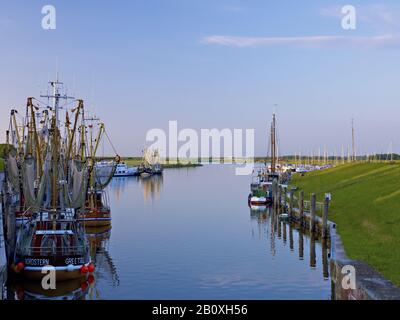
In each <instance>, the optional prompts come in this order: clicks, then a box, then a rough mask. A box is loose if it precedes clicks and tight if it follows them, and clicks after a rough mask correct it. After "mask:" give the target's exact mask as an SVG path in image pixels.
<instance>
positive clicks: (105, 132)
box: [104, 129, 118, 155]
mask: <svg viewBox="0 0 400 320" xmlns="http://www.w3.org/2000/svg"><path fill="white" fill-rule="evenodd" d="M104 134H105V135H106V137H107V140H108V142H109V143H110V145H111V148H112V149H113V151H114V152H115V154H116V155H118V152H117V150H116V149H115V147H114V145H113V143H112V141H111V139H110V137H109V136H108V133H107V131H106V129H104Z"/></svg>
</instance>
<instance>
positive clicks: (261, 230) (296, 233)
mask: <svg viewBox="0 0 400 320" xmlns="http://www.w3.org/2000/svg"><path fill="white" fill-rule="evenodd" d="M250 217H251V220H253V221H257V225H258V228H257V229H258V237H259V238H260V239H262V238H263V237H264V234H265V235H267V236H268V237H269V244H270V253H271V255H272V256H275V255H276V254H277V247H283V248H285V247H286V246H287V239H288V237H289V250H290V252H292V253H293V252H294V251H295V250H294V247H295V241H296V240H297V243H298V245H297V248H298V258H299V260H304V239H305V238H306V241H308V242H309V266H310V267H311V268H313V269H315V268H316V267H317V255H316V244H317V243H318V244H319V245H320V247H321V259H320V261H321V266H322V276H323V278H324V279H328V278H329V259H328V257H329V243H328V240H326V239H319V238H317V236H316V235H315V234H313V233H310V232H308V231H307V230H305V229H304V228H303V227H301V226H300V225H299V224H296V223H291V222H288V221H286V220H282V219H280V218H279V211H275V210H274V209H273V208H272V207H269V208H265V207H263V208H261V207H259V208H255V207H253V208H250ZM288 233H289V235H288ZM252 235H253V236H254V235H255V232H254V229H253V230H252ZM295 239H296V240H295ZM276 241H281V242H282V246H277V244H276Z"/></svg>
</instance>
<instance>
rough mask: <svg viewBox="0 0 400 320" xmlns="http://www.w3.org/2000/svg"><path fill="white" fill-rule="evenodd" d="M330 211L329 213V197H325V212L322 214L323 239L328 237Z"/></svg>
mask: <svg viewBox="0 0 400 320" xmlns="http://www.w3.org/2000/svg"><path fill="white" fill-rule="evenodd" d="M328 211H329V197H327V196H325V200H324V211H323V212H322V237H323V238H327V237H328Z"/></svg>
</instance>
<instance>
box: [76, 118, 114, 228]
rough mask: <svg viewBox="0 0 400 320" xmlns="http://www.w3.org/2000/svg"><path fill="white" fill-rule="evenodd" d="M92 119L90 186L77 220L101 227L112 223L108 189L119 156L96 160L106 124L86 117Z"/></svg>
mask: <svg viewBox="0 0 400 320" xmlns="http://www.w3.org/2000/svg"><path fill="white" fill-rule="evenodd" d="M86 121H91V122H90V124H89V125H88V130H89V136H90V138H89V143H88V145H89V154H88V155H87V156H86V164H87V168H88V182H87V185H88V188H87V194H86V201H85V206H84V207H83V208H80V209H78V210H77V220H78V221H79V222H82V223H83V225H84V226H85V227H101V226H108V225H110V224H111V209H110V206H109V204H108V203H109V201H108V194H107V191H106V187H107V185H108V184H109V183H110V182H111V179H112V177H113V176H114V174H115V171H116V167H117V166H118V160H119V157H118V156H116V157H115V161H100V162H96V158H97V150H98V146H99V144H100V141H101V140H102V137H103V134H104V133H105V125H104V123H102V122H99V119H97V118H90V119H86Z"/></svg>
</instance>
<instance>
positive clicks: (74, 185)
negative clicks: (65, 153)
mask: <svg viewBox="0 0 400 320" xmlns="http://www.w3.org/2000/svg"><path fill="white" fill-rule="evenodd" d="M69 168H70V175H69V177H70V179H69V183H68V184H69V201H68V202H69V203H70V206H71V208H74V209H77V208H81V207H83V205H84V204H85V200H86V191H87V182H88V178H87V168H86V165H85V163H84V162H82V161H79V160H72V161H71V163H70V166H69Z"/></svg>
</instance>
